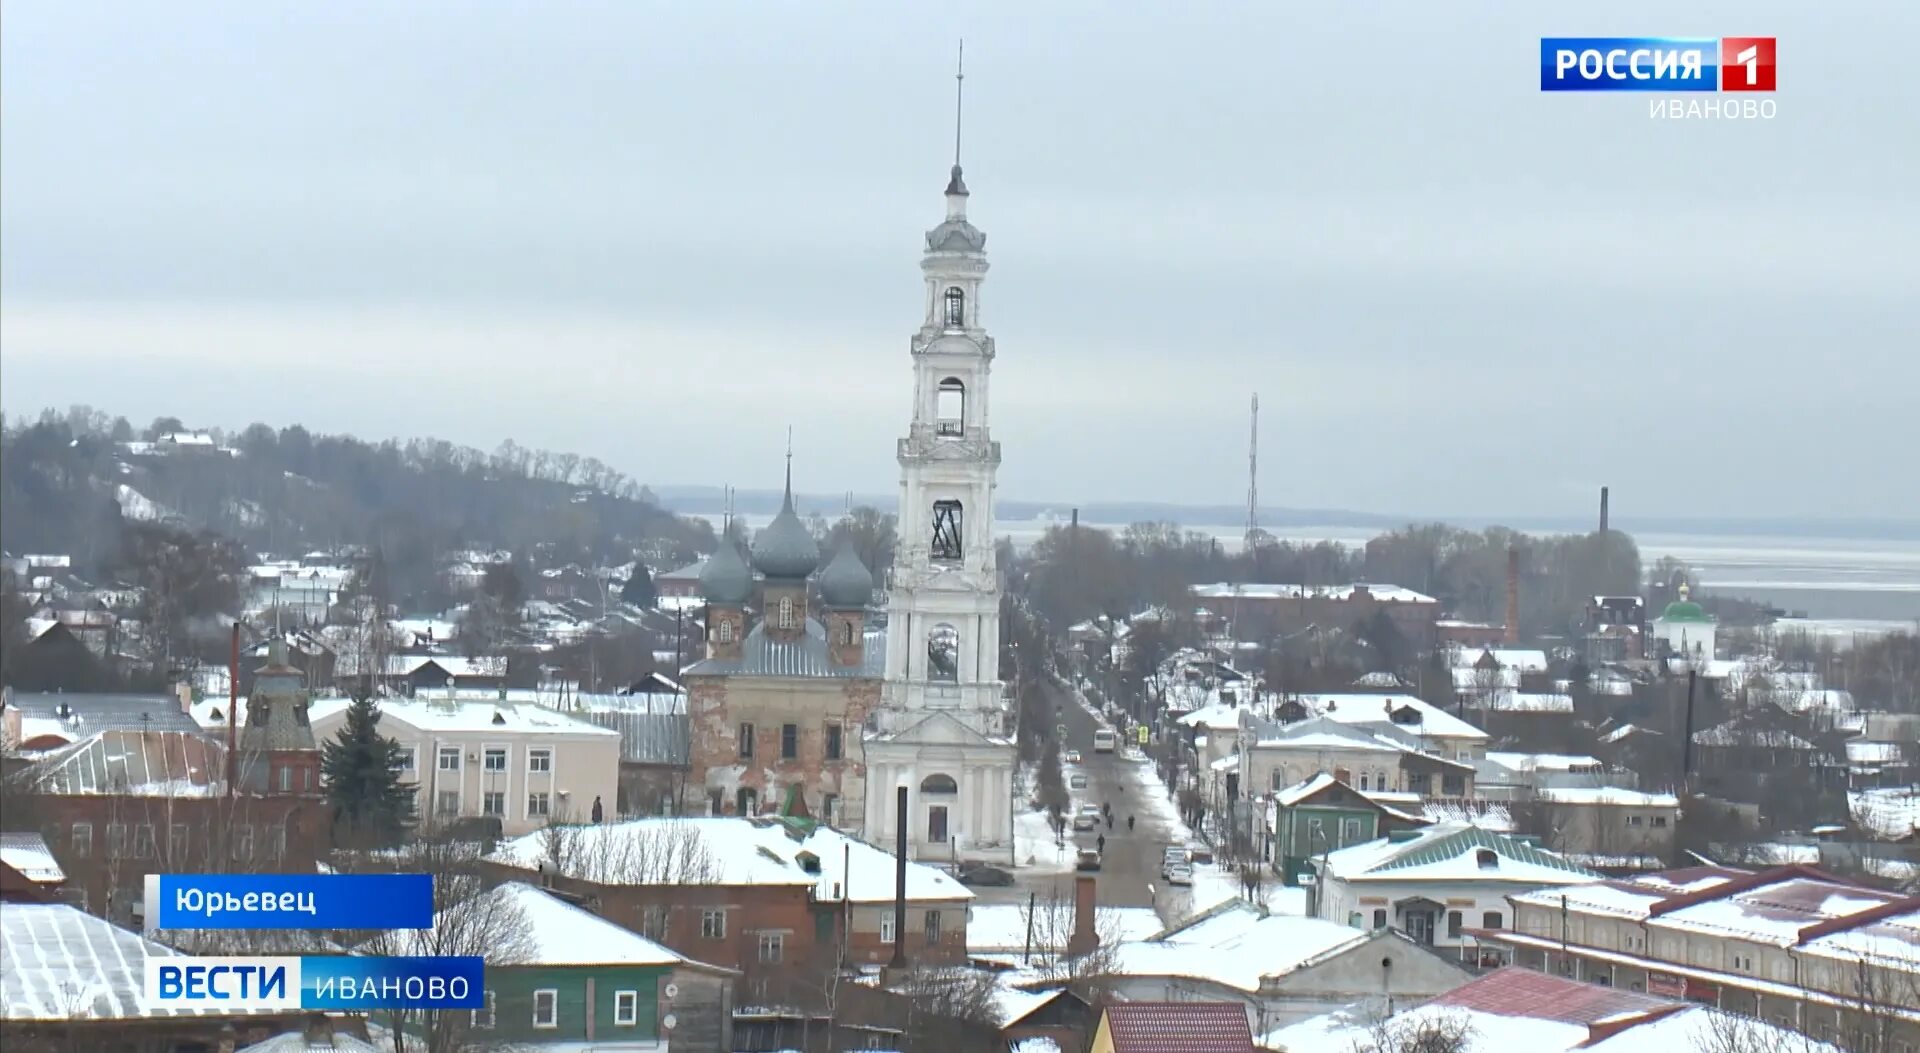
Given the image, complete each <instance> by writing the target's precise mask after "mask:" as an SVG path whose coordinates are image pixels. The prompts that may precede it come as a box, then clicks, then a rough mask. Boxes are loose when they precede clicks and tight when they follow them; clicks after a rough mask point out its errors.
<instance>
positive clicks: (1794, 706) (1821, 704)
mask: <svg viewBox="0 0 1920 1053" xmlns="http://www.w3.org/2000/svg"><path fill="white" fill-rule="evenodd" d="M1779 703H1780V705H1781V707H1782V708H1784V709H1788V710H1791V711H1793V712H1795V713H1805V712H1807V711H1809V710H1814V709H1830V710H1833V711H1835V712H1839V713H1851V712H1853V711H1854V710H1855V709H1856V708H1858V707H1856V706H1855V705H1854V703H1853V693H1852V692H1850V691H1832V690H1827V691H1799V692H1795V693H1792V694H1789V695H1787V696H1786V697H1785V698H1782V699H1779Z"/></svg>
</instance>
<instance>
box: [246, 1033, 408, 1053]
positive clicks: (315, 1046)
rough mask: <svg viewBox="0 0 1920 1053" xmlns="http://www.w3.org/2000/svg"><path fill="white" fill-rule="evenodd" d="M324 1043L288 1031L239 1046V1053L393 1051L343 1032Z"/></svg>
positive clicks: (333, 1035) (387, 1052) (391, 1047)
mask: <svg viewBox="0 0 1920 1053" xmlns="http://www.w3.org/2000/svg"><path fill="white" fill-rule="evenodd" d="M325 1041H326V1044H325V1045H321V1044H319V1041H318V1040H316V1039H314V1038H311V1037H309V1036H308V1035H307V1033H306V1032H305V1031H288V1032H286V1033H285V1034H279V1035H275V1036H273V1037H272V1038H268V1039H262V1040H261V1041H259V1042H255V1043H254V1044H253V1045H251V1046H241V1047H240V1051H239V1053H391V1051H392V1049H393V1046H392V1045H389V1044H384V1043H373V1042H369V1041H367V1040H366V1039H364V1038H357V1037H355V1036H353V1035H350V1034H348V1033H346V1032H345V1031H334V1032H333V1033H332V1035H331V1036H329V1037H328V1038H327V1039H326V1040H325Z"/></svg>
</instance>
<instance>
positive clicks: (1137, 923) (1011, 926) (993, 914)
mask: <svg viewBox="0 0 1920 1053" xmlns="http://www.w3.org/2000/svg"><path fill="white" fill-rule="evenodd" d="M1039 909H1040V911H1041V913H1042V915H1043V916H1044V915H1045V912H1046V909H1047V908H1046V907H1045V906H1042V907H1040V908H1039ZM1027 915H1028V911H1027V908H1026V905H1025V904H1023V903H981V904H976V905H975V906H974V907H972V908H971V910H970V911H969V913H968V916H967V950H968V952H969V953H981V952H993V951H1020V950H1024V949H1026V945H1027ZM1069 924H1071V923H1070V922H1069ZM1163 927H1164V924H1163V923H1162V922H1161V921H1160V915H1159V914H1157V913H1155V912H1154V910H1153V908H1151V907H1101V908H1099V910H1098V911H1097V912H1096V913H1095V915H1094V928H1095V929H1096V930H1098V931H1100V933H1101V938H1102V939H1109V938H1110V939H1114V940H1144V939H1148V938H1150V937H1153V936H1155V935H1157V934H1158V933H1159V932H1160V930H1161V929H1162V928H1163ZM1040 928H1043V926H1039V925H1036V929H1040ZM1036 949H1040V948H1036Z"/></svg>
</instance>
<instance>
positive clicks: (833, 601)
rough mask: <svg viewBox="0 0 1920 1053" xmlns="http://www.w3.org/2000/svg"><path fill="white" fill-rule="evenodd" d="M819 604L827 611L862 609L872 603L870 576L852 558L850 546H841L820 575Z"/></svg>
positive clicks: (852, 552)
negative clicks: (830, 608)
mask: <svg viewBox="0 0 1920 1053" xmlns="http://www.w3.org/2000/svg"><path fill="white" fill-rule="evenodd" d="M820 600H821V602H823V603H825V604H826V605H827V606H829V607H834V608H841V609H845V608H852V607H865V606H866V605H867V604H869V603H872V602H873V574H872V573H870V572H869V571H868V570H867V565H866V564H865V563H862V562H860V557H859V556H857V555H855V554H854V551H853V545H852V544H848V543H843V544H842V545H841V546H840V551H839V552H837V553H835V554H834V557H833V559H832V560H831V561H829V562H828V563H827V569H825V570H823V571H821V572H820Z"/></svg>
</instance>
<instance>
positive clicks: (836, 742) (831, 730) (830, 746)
mask: <svg viewBox="0 0 1920 1053" xmlns="http://www.w3.org/2000/svg"><path fill="white" fill-rule="evenodd" d="M842 734H843V732H842V731H841V729H840V725H838V724H828V725H827V759H828V760H839V759H840V748H841V743H840V736H841V735H842Z"/></svg>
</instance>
